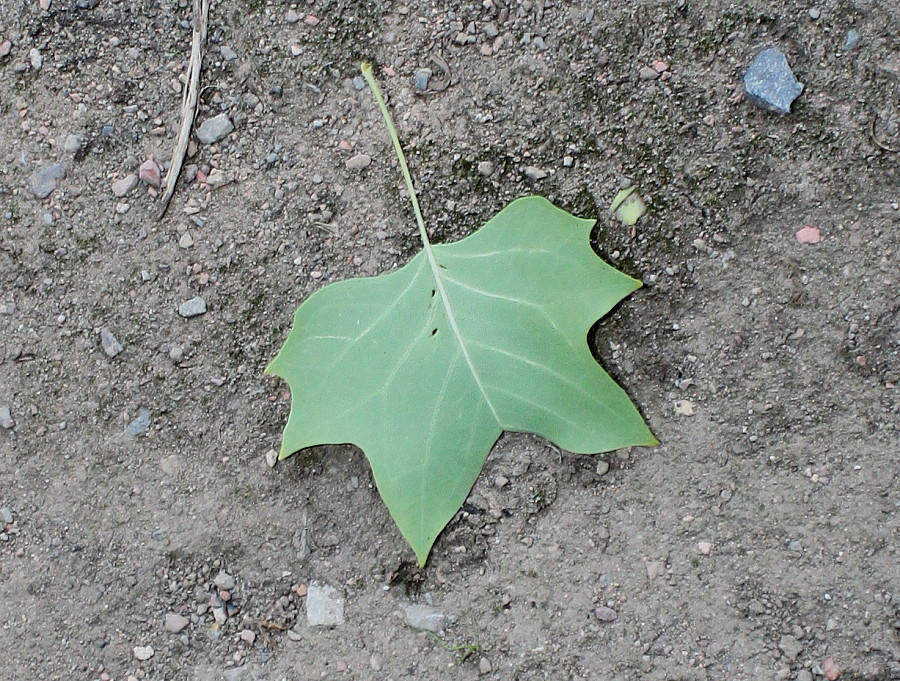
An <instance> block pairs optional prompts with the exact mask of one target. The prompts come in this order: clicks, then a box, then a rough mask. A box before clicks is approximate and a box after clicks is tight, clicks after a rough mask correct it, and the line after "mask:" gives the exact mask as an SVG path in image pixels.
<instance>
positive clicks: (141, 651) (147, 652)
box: [134, 646, 154, 662]
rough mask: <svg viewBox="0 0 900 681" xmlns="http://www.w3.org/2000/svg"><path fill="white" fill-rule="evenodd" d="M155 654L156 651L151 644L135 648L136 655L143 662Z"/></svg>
mask: <svg viewBox="0 0 900 681" xmlns="http://www.w3.org/2000/svg"><path fill="white" fill-rule="evenodd" d="M153 655H154V651H153V648H152V647H151V646H137V647H135V649H134V656H135V657H136V658H137V659H139V660H141V661H142V662H143V661H145V660H149V659H150V658H151V657H153Z"/></svg>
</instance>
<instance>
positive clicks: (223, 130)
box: [197, 114, 234, 144]
mask: <svg viewBox="0 0 900 681" xmlns="http://www.w3.org/2000/svg"><path fill="white" fill-rule="evenodd" d="M232 130H234V123H232V122H231V119H230V118H228V114H219V115H218V116H213V117H212V118H207V119H206V120H205V121H203V123H201V124H200V127H199V128H197V139H199V140H200V141H201V142H203V144H215V143H216V142H218V141H220V140H223V139H225V138H226V137H227V136H228V134H229V133H230V132H231V131H232Z"/></svg>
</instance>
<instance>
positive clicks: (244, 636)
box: [241, 629, 256, 646]
mask: <svg viewBox="0 0 900 681" xmlns="http://www.w3.org/2000/svg"><path fill="white" fill-rule="evenodd" d="M241 640H242V641H243V642H244V643H246V644H247V645H248V646H252V645H253V642H254V641H255V640H256V634H255V633H253V631H252V630H251V629H244V630H243V631H242V632H241Z"/></svg>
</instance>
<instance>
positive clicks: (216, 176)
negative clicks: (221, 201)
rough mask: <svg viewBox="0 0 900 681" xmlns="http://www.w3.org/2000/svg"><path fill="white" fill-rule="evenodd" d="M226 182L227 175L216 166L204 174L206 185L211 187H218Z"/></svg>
mask: <svg viewBox="0 0 900 681" xmlns="http://www.w3.org/2000/svg"><path fill="white" fill-rule="evenodd" d="M225 184H228V176H227V175H226V174H225V173H223V172H222V171H221V170H219V169H218V168H213V169H212V170H210V171H209V175H207V176H206V186H207V187H209V188H211V189H218V188H219V187H221V186H222V185H225Z"/></svg>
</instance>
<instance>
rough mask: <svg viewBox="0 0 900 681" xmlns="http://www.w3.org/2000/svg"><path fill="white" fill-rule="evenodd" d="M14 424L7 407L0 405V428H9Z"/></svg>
mask: <svg viewBox="0 0 900 681" xmlns="http://www.w3.org/2000/svg"><path fill="white" fill-rule="evenodd" d="M15 425H16V422H15V421H13V417H12V414H10V413H9V407H8V406H7V405H5V404H2V405H0V428H3V429H4V430H9V429H10V428H13V427H14V426H15Z"/></svg>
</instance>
